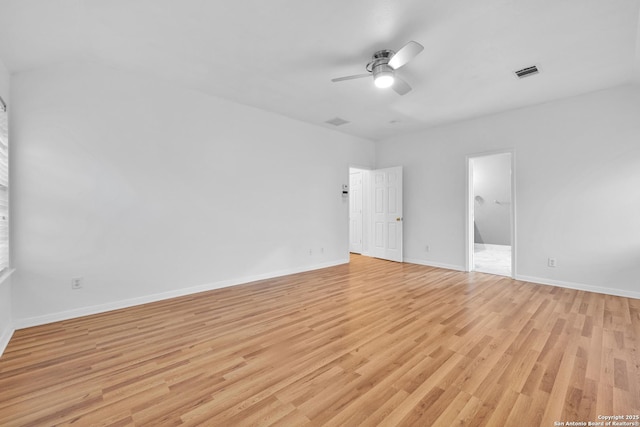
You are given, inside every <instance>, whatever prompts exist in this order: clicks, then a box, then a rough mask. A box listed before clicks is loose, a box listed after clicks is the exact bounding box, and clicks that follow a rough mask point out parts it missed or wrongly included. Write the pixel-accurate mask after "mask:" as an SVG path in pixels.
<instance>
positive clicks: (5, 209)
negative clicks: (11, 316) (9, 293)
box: [0, 98, 9, 272]
mask: <svg viewBox="0 0 640 427" xmlns="http://www.w3.org/2000/svg"><path fill="white" fill-rule="evenodd" d="M8 267H9V121H8V118H7V105H6V104H5V103H4V101H3V100H2V98H0V272H3V271H4V270H5V269H7V268H8Z"/></svg>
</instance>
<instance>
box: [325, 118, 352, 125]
mask: <svg viewBox="0 0 640 427" xmlns="http://www.w3.org/2000/svg"><path fill="white" fill-rule="evenodd" d="M325 123H329V124H330V125H334V126H342V125H344V124H347V123H349V122H348V121H347V120H345V119H341V118H340V117H336V118H334V119H331V120H327V121H326V122H325Z"/></svg>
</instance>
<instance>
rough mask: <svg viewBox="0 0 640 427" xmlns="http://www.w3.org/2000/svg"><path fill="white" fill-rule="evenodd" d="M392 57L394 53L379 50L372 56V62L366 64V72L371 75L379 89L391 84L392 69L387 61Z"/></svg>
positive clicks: (392, 79) (392, 78)
mask: <svg viewBox="0 0 640 427" xmlns="http://www.w3.org/2000/svg"><path fill="white" fill-rule="evenodd" d="M393 55H394V52H393V51H391V50H379V51H378V52H376V53H374V54H373V58H372V61H371V62H370V63H368V64H367V71H369V72H371V73H372V74H373V81H374V83H375V85H376V86H378V87H380V88H385V87H389V86H391V85H392V84H393V81H394V73H393V68H392V67H391V66H390V65H389V60H390V59H391V57H392V56H393Z"/></svg>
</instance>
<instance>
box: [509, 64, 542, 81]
mask: <svg viewBox="0 0 640 427" xmlns="http://www.w3.org/2000/svg"><path fill="white" fill-rule="evenodd" d="M539 72H540V70H539V69H538V66H537V65H533V66H531V67H527V68H523V69H522V70H518V71H514V73H515V75H516V76H517V77H518V78H519V79H522V78H524V77H528V76H532V75H534V74H538V73H539Z"/></svg>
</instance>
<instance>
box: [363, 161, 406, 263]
mask: <svg viewBox="0 0 640 427" xmlns="http://www.w3.org/2000/svg"><path fill="white" fill-rule="evenodd" d="M371 190H372V197H371V200H372V205H373V206H372V208H373V215H372V217H373V221H372V222H373V227H372V235H373V244H372V251H371V252H372V255H373V256H374V257H376V258H382V259H387V260H390V261H398V262H402V228H403V227H402V221H403V219H402V166H397V167H393V168H386V169H377V170H373V171H371Z"/></svg>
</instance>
